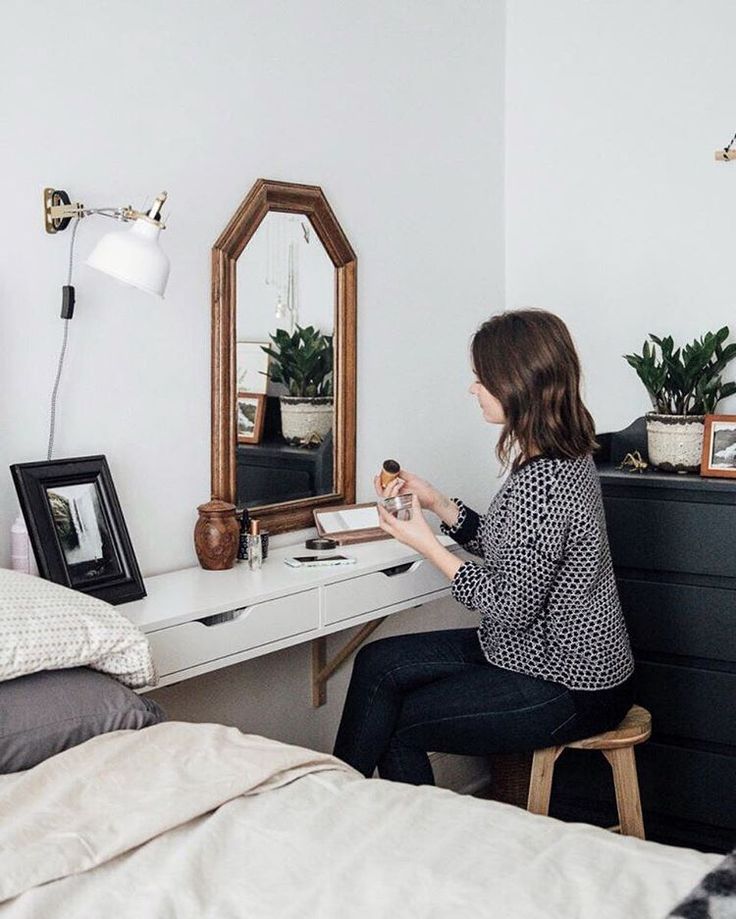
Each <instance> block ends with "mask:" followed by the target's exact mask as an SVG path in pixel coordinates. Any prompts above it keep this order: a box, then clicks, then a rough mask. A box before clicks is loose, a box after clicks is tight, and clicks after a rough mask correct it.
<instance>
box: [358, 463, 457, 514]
mask: <svg viewBox="0 0 736 919" xmlns="http://www.w3.org/2000/svg"><path fill="white" fill-rule="evenodd" d="M373 484H374V486H375V489H376V494H377V495H378V497H379V498H393V497H395V496H396V495H404V494H407V493H411V494H413V495H416V496H417V498H418V499H419V503H420V505H421V506H422V508H424V510H425V511H434V509H435V507H436V505H437V503H438V501H439V500H440V499H441V497H442V495H441V494H440V492H439V491H437V489H436V488H435V487H434V485H430V483H429V482H427V481H426V480H425V479H420V478H419V476H418V475H414V473H413V472H409V471H408V470H406V469H402V470H401V472H400V473H399V475H398V478H396V479H394V480H393V481H392V482H389V484H388V485H387V486H386V487H385V488H381V477H380V475H377V476H376V477H375V479H374V480H373Z"/></svg>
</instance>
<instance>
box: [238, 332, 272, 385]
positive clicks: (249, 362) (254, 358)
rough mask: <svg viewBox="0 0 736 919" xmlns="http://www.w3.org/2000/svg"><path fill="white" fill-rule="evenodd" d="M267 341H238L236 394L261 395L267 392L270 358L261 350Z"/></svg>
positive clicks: (266, 344)
mask: <svg viewBox="0 0 736 919" xmlns="http://www.w3.org/2000/svg"><path fill="white" fill-rule="evenodd" d="M268 344H269V343H268V342H267V341H239V342H238V343H237V347H236V360H237V376H236V389H237V390H238V392H248V393H263V394H264V395H265V394H266V392H267V391H268V366H269V361H270V360H271V358H270V357H269V355H268V354H266V352H265V351H264V350H263V348H264V347H268Z"/></svg>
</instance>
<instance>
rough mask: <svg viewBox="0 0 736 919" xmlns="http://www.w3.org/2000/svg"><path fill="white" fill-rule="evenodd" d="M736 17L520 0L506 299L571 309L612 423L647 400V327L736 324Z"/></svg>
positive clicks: (686, 7) (672, 329)
mask: <svg viewBox="0 0 736 919" xmlns="http://www.w3.org/2000/svg"><path fill="white" fill-rule="evenodd" d="M735 32H736V7H734V5H733V3H729V2H728V0H709V2H708V3H690V2H686V0H647V2H646V3H642V2H640V0H616V2H610V0H555V2H554V3H543V2H539V0H536V2H535V0H509V2H508V4H507V47H506V60H507V71H506V233H507V236H506V246H507V261H506V279H507V298H506V299H507V303H508V305H509V307H518V306H525V305H534V306H540V307H545V308H547V309H551V310H553V311H555V312H557V313H559V314H560V315H561V316H563V318H565V320H566V321H568V323H569V325H570V327H571V329H572V331H573V334H574V335H575V338H576V340H577V342H578V345H579V347H580V350H581V353H582V358H583V363H584V365H585V370H586V372H587V391H588V394H589V402H590V408H591V410H592V412H593V414H594V416H595V418H596V421H597V422H598V429H599V430H601V431H604V430H618V429H620V428H622V427H624V426H626V425H627V424H628V423H629V422H630V421H631V420H633V419H634V418H635V417H637V416H639V415H641V414H643V412H645V411H647V410H648V409H649V403H648V399H647V396H646V393H645V390H644V388H643V386H642V385H641V383H640V382H639V380H638V378H637V377H636V375H635V373H634V371H633V370H632V369H631V368H629V366H628V365H627V364H626V362H625V361H624V360H623V359H622V357H621V355H622V354H624V353H630V352H631V350H639V349H640V348H641V345H642V342H643V341H644V338H645V336H646V335H647V334H648V333H649V332H654V333H655V334H658V333H660V334H667V333H671V334H673V335H674V336H675V337H676V338H679V339H684V340H691V339H692V338H693V337H695V336H696V335H700V334H702V333H703V332H705V331H707V330H711V329H712V330H714V329H717V328H720V327H721V326H723V325H730V327H731V329H732V332H734V333H736V313H735V312H734V283H735V280H736V269H734V252H735V251H736V220H735V219H734V203H735V202H736V165H732V164H723V163H715V162H714V158H713V153H714V151H715V149H716V148H718V147H722V146H724V145H725V144H726V143H727V141H728V140H729V139H730V137H731V136H732V134H733V133H734V131H736V113H735V112H734V106H733V87H732V83H733V81H732V78H731V70H732V60H733V36H734V33H735ZM733 375H734V368H733V366H732V368H731V369H730V371H728V373H727V376H728V378H733ZM734 405H736V400H735V399H734V398H732V399H730V400H726V401H724V402H722V403H721V406H720V408H719V410H720V411H729V410H730V411H733V410H734Z"/></svg>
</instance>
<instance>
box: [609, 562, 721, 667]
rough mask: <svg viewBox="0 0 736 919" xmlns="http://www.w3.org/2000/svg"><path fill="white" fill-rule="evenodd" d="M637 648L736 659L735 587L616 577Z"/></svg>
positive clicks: (719, 658)
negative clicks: (701, 585) (697, 585)
mask: <svg viewBox="0 0 736 919" xmlns="http://www.w3.org/2000/svg"><path fill="white" fill-rule="evenodd" d="M617 584H618V592H619V596H620V597H621V605H622V607H623V610H624V615H625V616H626V623H627V625H628V627H629V633H630V635H631V643H632V644H633V646H634V650H635V651H637V652H646V651H652V652H656V653H658V654H681V655H687V656H689V657H704V658H710V659H712V660H722V661H731V662H736V590H726V589H724V588H720V587H696V586H694V585H690V584H673V583H671V582H670V583H665V582H662V581H645V580H634V579H631V578H617Z"/></svg>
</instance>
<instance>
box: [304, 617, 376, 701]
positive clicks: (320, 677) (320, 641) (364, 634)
mask: <svg viewBox="0 0 736 919" xmlns="http://www.w3.org/2000/svg"><path fill="white" fill-rule="evenodd" d="M384 619H386V616H381V618H380V619H374V620H373V621H372V622H366V624H365V625H364V626H363V627H362V628H361V629H360V631H358V632H357V633H356V634H355V635H353V637H352V638H351V639H350V641H349V642H348V643H347V644H346V645H345V646H344V647H343V648H341V649H340V651H338V653H337V654H336V655H335V656H334V657H333V658H332V660H331V661H328V660H327V636H324V637H323V638H314V639H313V640H312V705H313V706H314V708H319V707H320V706H321V705H324V704H325V702H326V701H327V681H328V680H329V678H330V677H331V676H332V674H333V673H335V672H336V671H337V670H338V669H339V668H340V667H342V665H343V664H344V663H345V661H346V660H347V659H348V658H349V657H350V655H351V654H352V653H353V651H356V650H357V649H358V648H359V647H360V646H361V645H362V644H363V642H364V641H365V640H366V638H368V636H369V635H372V634H373V632H375V630H376V629H377V628H378V626H379V625H380V624H381V623H382V622H383V621H384Z"/></svg>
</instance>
